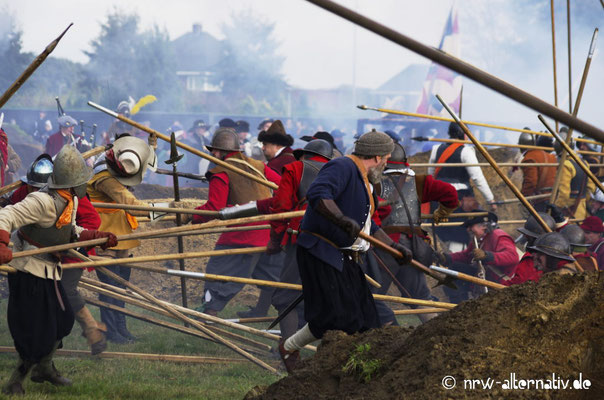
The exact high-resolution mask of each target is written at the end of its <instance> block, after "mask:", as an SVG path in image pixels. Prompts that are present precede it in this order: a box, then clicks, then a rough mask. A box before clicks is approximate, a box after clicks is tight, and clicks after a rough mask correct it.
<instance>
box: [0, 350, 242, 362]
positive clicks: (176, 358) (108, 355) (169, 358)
mask: <svg viewBox="0 0 604 400" xmlns="http://www.w3.org/2000/svg"><path fill="white" fill-rule="evenodd" d="M16 352H17V350H15V348H14V347H9V346H0V353H16ZM55 354H56V355H57V356H63V357H65V356H69V357H82V358H89V357H90V351H89V350H68V349H59V350H57V351H56V353H55ZM95 357H97V358H105V359H114V358H117V359H126V358H127V359H134V360H143V361H163V362H174V363H188V364H224V363H228V364H230V363H240V362H245V361H246V360H245V359H243V358H222V357H201V356H181V355H172V354H149V353H124V352H115V351H104V352H102V353H100V354H97V355H96V356H95Z"/></svg>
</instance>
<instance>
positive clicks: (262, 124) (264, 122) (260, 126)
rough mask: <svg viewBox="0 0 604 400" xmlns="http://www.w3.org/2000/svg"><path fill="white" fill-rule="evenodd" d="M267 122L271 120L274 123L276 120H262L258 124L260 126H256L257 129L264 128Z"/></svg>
mask: <svg viewBox="0 0 604 400" xmlns="http://www.w3.org/2000/svg"><path fill="white" fill-rule="evenodd" d="M267 122H270V123H271V124H272V123H273V122H274V120H273V119H272V118H267V119H265V120H263V121H262V122H260V123H259V124H258V128H256V129H262V127H263V126H264V124H266V123H267Z"/></svg>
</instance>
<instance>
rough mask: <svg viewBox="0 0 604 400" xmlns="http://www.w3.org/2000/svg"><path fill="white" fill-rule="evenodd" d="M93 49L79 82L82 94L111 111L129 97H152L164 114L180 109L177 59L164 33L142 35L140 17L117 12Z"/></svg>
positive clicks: (154, 30)
mask: <svg viewBox="0 0 604 400" xmlns="http://www.w3.org/2000/svg"><path fill="white" fill-rule="evenodd" d="M91 47H92V50H91V51H88V52H85V54H86V55H87V56H88V57H89V59H90V61H89V62H88V64H87V65H86V66H85V73H84V75H83V77H82V80H81V81H80V82H79V86H80V87H81V89H82V92H85V93H88V95H90V96H93V97H94V98H95V100H96V101H99V102H101V103H102V104H105V105H107V106H109V107H116V106H117V105H118V103H119V102H120V101H122V100H126V99H127V98H128V96H132V97H133V98H135V99H138V98H139V97H142V96H144V95H147V94H153V95H155V96H156V97H157V98H158V102H157V103H156V105H158V106H159V107H161V108H162V109H163V110H170V111H173V110H176V109H179V107H180V105H179V100H178V92H179V90H178V80H177V77H176V71H175V68H174V62H173V60H174V56H173V53H172V51H171V47H170V41H169V38H168V34H167V33H166V32H165V31H162V30H160V29H159V28H158V27H154V28H152V29H150V30H148V31H144V32H140V30H139V17H138V15H135V14H125V13H123V12H121V11H119V10H114V11H112V12H110V13H109V14H108V15H107V17H106V20H105V22H104V23H103V24H102V25H101V33H100V34H99V36H98V37H97V38H96V39H94V40H93V41H92V42H91ZM149 107H153V105H152V106H149Z"/></svg>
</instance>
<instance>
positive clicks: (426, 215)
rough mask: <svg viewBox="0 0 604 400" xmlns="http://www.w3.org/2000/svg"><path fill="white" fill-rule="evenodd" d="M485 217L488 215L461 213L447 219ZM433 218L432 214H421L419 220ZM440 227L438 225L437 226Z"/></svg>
mask: <svg viewBox="0 0 604 400" xmlns="http://www.w3.org/2000/svg"><path fill="white" fill-rule="evenodd" d="M485 215H489V213H488V212H486V211H485V212H463V213H455V214H451V215H449V218H452V217H482V216H485ZM432 218H434V214H421V219H432ZM439 226H440V225H439Z"/></svg>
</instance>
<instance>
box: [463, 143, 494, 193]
mask: <svg viewBox="0 0 604 400" xmlns="http://www.w3.org/2000/svg"><path fill="white" fill-rule="evenodd" d="M461 162H462V163H465V164H478V159H477V158H476V152H475V151H474V148H473V147H469V146H464V147H463V149H462V150H461ZM466 171H468V175H470V179H472V181H473V182H474V184H475V185H476V187H477V188H478V190H480V193H482V195H483V197H484V199H485V200H486V201H487V202H489V203H490V202H492V201H493V200H494V197H493V192H491V188H490V187H489V184H488V183H487V180H486V179H485V177H484V175H483V173H482V169H480V167H466Z"/></svg>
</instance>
